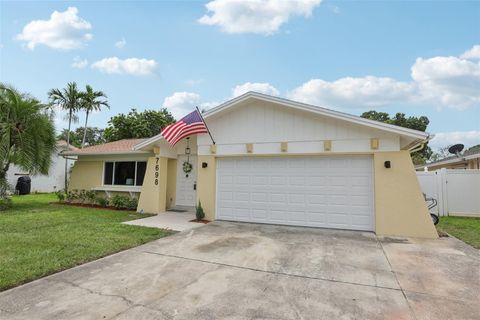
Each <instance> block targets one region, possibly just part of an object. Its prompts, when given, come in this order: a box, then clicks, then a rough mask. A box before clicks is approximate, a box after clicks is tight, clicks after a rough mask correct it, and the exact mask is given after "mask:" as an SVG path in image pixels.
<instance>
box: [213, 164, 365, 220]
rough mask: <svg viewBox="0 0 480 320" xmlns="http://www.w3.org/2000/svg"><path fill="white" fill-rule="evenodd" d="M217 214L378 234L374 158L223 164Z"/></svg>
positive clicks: (232, 217) (218, 186) (218, 182)
mask: <svg viewBox="0 0 480 320" xmlns="http://www.w3.org/2000/svg"><path fill="white" fill-rule="evenodd" d="M216 212H217V219H220V220H231V221H245V222H256V223H272V224H285V225H297V226H310V227H325V228H339V229H353V230H373V229H374V213H373V212H374V210H373V164H372V158H371V157H369V156H352V157H242V158H223V159H218V162H217V210H216Z"/></svg>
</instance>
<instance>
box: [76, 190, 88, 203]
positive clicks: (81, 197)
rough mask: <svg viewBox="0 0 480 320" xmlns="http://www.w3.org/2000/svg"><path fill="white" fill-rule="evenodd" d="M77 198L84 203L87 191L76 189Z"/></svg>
mask: <svg viewBox="0 0 480 320" xmlns="http://www.w3.org/2000/svg"><path fill="white" fill-rule="evenodd" d="M77 199H78V200H80V202H81V203H85V202H86V201H87V191H85V190H78V193H77Z"/></svg>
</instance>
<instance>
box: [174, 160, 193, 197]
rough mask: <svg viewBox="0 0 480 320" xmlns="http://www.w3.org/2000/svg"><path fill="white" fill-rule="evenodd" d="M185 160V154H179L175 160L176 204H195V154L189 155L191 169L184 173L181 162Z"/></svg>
mask: <svg viewBox="0 0 480 320" xmlns="http://www.w3.org/2000/svg"><path fill="white" fill-rule="evenodd" d="M185 161H187V156H186V155H179V156H178V160H177V196H176V205H177V206H195V202H196V199H197V192H196V190H195V189H196V183H197V156H192V155H190V159H189V162H190V163H191V165H192V171H191V172H190V173H188V174H187V173H185V172H184V171H183V164H184V162H185Z"/></svg>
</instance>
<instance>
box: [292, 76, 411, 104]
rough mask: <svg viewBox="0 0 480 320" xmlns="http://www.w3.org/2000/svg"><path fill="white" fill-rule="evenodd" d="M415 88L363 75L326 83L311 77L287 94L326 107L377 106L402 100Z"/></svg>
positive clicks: (391, 80)
mask: <svg viewBox="0 0 480 320" xmlns="http://www.w3.org/2000/svg"><path fill="white" fill-rule="evenodd" d="M414 91H415V89H414V87H413V86H412V84H410V83H407V82H399V81H396V80H395V79H392V78H381V77H373V76H367V77H363V78H352V77H346V78H340V79H338V80H336V81H333V82H329V81H325V80H321V79H312V80H310V81H307V82H306V83H304V84H302V85H301V86H299V87H297V88H295V89H294V90H292V91H291V92H289V93H288V97H289V98H290V99H292V100H297V101H302V102H305V103H310V104H315V105H320V106H330V107H335V106H336V107H381V106H385V105H388V104H392V103H396V102H403V101H405V100H408V99H409V96H411V95H412V93H413V92H414Z"/></svg>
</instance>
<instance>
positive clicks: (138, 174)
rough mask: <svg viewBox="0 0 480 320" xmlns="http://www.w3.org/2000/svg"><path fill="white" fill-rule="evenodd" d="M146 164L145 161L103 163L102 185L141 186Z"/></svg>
mask: <svg viewBox="0 0 480 320" xmlns="http://www.w3.org/2000/svg"><path fill="white" fill-rule="evenodd" d="M146 168H147V163H146V162H145V161H115V162H105V170H104V173H103V184H104V185H116V186H141V185H143V178H144V177H145V171H146Z"/></svg>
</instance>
